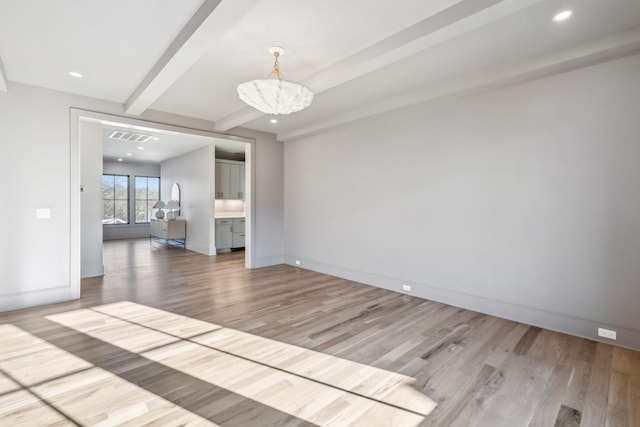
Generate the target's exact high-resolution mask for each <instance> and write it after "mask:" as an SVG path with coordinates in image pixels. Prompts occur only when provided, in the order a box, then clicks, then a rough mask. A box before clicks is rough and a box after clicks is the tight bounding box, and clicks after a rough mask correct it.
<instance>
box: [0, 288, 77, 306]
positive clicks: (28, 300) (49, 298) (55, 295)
mask: <svg viewBox="0 0 640 427" xmlns="http://www.w3.org/2000/svg"><path fill="white" fill-rule="evenodd" d="M73 299H78V297H74V295H73V293H72V292H71V287H70V286H61V287H58V288H50V289H41V290H37V291H29V292H20V293H18V294H11V295H2V296H0V312H2V311H10V310H18V309H21V308H28V307H35V306H38V305H45V304H54V303H57V302H64V301H70V300H73Z"/></svg>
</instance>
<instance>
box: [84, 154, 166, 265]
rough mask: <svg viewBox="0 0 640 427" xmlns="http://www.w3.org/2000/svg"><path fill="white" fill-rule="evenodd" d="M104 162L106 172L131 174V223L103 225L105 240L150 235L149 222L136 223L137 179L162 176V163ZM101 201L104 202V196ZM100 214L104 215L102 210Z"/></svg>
mask: <svg viewBox="0 0 640 427" xmlns="http://www.w3.org/2000/svg"><path fill="white" fill-rule="evenodd" d="M103 164H104V167H103V170H104V173H106V174H114V175H128V176H129V224H110V225H103V226H102V228H103V230H104V232H103V238H104V240H113V239H134V238H140V237H149V224H136V212H135V208H134V207H135V199H136V196H135V179H136V176H156V177H157V176H160V165H159V164H154V163H136V162H129V161H123V162H113V161H105V162H104V163H103ZM101 182H102V181H101ZM160 185H162V180H160ZM100 201H101V202H102V198H101V199H100ZM100 215H102V211H101V213H100ZM83 277H84V276H83Z"/></svg>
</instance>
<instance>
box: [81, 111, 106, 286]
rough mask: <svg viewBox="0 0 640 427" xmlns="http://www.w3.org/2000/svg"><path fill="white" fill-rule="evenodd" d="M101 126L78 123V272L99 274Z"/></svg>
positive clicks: (100, 273)
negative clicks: (79, 165) (80, 215)
mask: <svg viewBox="0 0 640 427" xmlns="http://www.w3.org/2000/svg"><path fill="white" fill-rule="evenodd" d="M102 134H103V130H102V126H101V125H100V124H98V123H90V122H82V123H81V124H80V162H81V164H82V167H81V168H80V185H81V187H82V192H81V193H80V211H81V213H82V217H81V230H80V238H81V241H80V257H81V261H80V275H81V277H94V276H102V275H103V274H104V261H103V254H102V239H103V232H102V214H103V201H102V170H103V165H102V142H103V135H102Z"/></svg>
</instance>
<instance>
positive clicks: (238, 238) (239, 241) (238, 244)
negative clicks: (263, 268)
mask: <svg viewBox="0 0 640 427" xmlns="http://www.w3.org/2000/svg"><path fill="white" fill-rule="evenodd" d="M231 247H232V248H243V247H244V233H233V241H232V244H231Z"/></svg>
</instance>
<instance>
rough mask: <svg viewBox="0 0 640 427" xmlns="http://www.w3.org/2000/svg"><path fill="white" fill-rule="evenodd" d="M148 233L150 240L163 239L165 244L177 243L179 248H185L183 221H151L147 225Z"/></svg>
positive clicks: (185, 227) (185, 224)
mask: <svg viewBox="0 0 640 427" xmlns="http://www.w3.org/2000/svg"><path fill="white" fill-rule="evenodd" d="M149 231H150V232H151V237H152V238H153V237H155V238H157V239H163V240H164V241H165V242H166V243H167V244H174V243H176V242H177V243H178V244H180V245H181V246H185V240H186V238H187V222H186V221H185V220H184V219H176V220H166V219H152V220H151V223H150V224H149Z"/></svg>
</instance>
